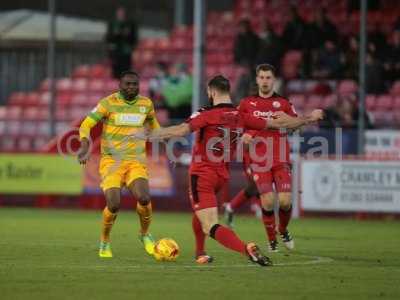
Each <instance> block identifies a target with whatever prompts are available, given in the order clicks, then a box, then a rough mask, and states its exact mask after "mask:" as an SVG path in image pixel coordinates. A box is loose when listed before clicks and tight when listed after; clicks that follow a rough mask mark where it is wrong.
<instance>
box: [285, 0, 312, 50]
mask: <svg viewBox="0 0 400 300" xmlns="http://www.w3.org/2000/svg"><path fill="white" fill-rule="evenodd" d="M289 18H290V19H289V22H288V23H287V24H286V27H285V29H284V31H283V40H284V43H285V46H286V47H287V48H288V49H296V50H303V49H304V48H305V47H307V41H306V35H307V32H306V31H307V24H306V23H305V22H304V21H303V19H302V18H301V17H300V15H299V14H298V12H297V9H296V7H294V6H293V7H291V9H290V15H289Z"/></svg>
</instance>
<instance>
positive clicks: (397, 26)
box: [394, 17, 400, 31]
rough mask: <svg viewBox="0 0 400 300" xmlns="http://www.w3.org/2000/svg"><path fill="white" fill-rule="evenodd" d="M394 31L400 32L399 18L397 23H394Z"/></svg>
mask: <svg viewBox="0 0 400 300" xmlns="http://www.w3.org/2000/svg"><path fill="white" fill-rule="evenodd" d="M394 30H395V31H397V30H400V17H397V19H396V22H395V23H394Z"/></svg>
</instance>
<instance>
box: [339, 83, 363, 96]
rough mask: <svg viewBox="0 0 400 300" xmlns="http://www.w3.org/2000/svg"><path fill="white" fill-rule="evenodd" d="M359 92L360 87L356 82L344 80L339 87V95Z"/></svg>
mask: <svg viewBox="0 0 400 300" xmlns="http://www.w3.org/2000/svg"><path fill="white" fill-rule="evenodd" d="M357 91H358V85H357V83H356V82H355V81H354V80H342V81H341V82H340V83H339V86H338V92H339V94H354V93H356V92H357Z"/></svg>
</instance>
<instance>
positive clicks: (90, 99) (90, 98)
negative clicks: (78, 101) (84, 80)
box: [83, 93, 109, 108]
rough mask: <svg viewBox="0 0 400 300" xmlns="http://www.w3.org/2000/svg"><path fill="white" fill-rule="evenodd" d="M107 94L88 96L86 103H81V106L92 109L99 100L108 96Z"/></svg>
mask: <svg viewBox="0 0 400 300" xmlns="http://www.w3.org/2000/svg"><path fill="white" fill-rule="evenodd" d="M108 95H109V94H98V93H97V94H90V95H89V96H88V97H87V98H86V102H84V103H83V106H91V107H92V108H94V107H95V105H97V103H99V102H100V100H101V99H103V98H104V97H106V96H108Z"/></svg>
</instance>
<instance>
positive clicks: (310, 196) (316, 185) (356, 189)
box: [301, 160, 400, 212]
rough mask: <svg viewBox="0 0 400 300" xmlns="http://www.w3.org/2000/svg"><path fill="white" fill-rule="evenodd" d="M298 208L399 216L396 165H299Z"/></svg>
mask: <svg viewBox="0 0 400 300" xmlns="http://www.w3.org/2000/svg"><path fill="white" fill-rule="evenodd" d="M301 175H302V182H301V187H302V202H301V203H302V208H303V209H304V210H305V211H307V210H313V211H349V212H353V211H365V212H400V162H398V161H383V162H379V161H355V160H353V161H329V160H310V161H303V162H302V167H301Z"/></svg>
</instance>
